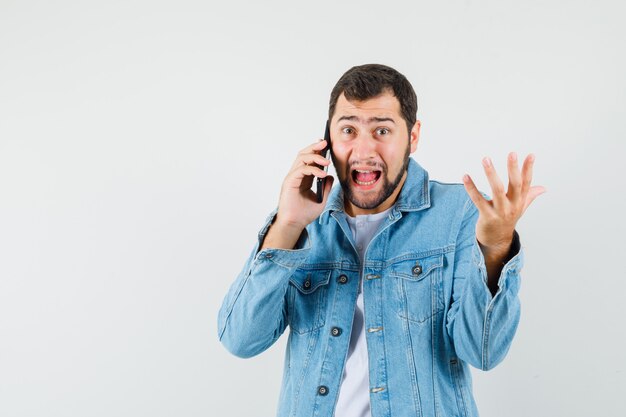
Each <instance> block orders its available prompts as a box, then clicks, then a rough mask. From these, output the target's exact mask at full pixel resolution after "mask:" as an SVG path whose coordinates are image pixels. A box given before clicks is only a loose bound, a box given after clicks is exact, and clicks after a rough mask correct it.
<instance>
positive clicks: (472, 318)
mask: <svg viewBox="0 0 626 417" xmlns="http://www.w3.org/2000/svg"><path fill="white" fill-rule="evenodd" d="M477 220H478V210H477V209H476V206H475V205H474V203H473V202H472V201H471V200H470V199H468V200H467V202H466V204H465V208H464V216H463V220H462V223H461V227H460V230H459V234H458V237H457V241H456V254H455V260H454V277H453V286H452V304H451V306H450V309H449V310H448V314H447V323H446V326H447V330H448V335H449V336H450V337H451V339H452V341H453V344H454V348H455V350H456V353H457V356H458V357H459V358H460V359H461V360H464V361H466V362H468V363H470V364H471V365H472V366H474V367H476V368H478V369H482V370H484V371H486V370H489V369H492V368H493V367H495V366H496V365H497V364H499V363H500V362H501V361H502V360H503V359H504V357H505V356H506V353H507V352H508V350H509V347H510V346H511V342H512V341H513V336H514V335H515V331H516V330H517V325H518V323H519V318H520V302H519V297H518V291H519V285H520V275H519V273H520V270H521V268H522V265H523V256H524V255H523V252H522V249H521V245H520V242H519V235H518V234H517V231H515V232H514V237H513V246H512V249H511V253H512V254H515V255H514V256H513V257H512V258H511V259H510V260H509V261H508V262H507V263H506V264H505V265H504V266H503V268H502V272H501V274H500V277H499V279H498V290H497V292H496V293H495V294H494V295H493V296H492V295H491V292H490V291H489V288H488V287H487V269H486V267H485V259H484V257H483V254H482V251H481V250H480V247H479V246H478V241H477V240H476V231H475V230H476V222H477Z"/></svg>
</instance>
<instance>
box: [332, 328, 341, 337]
mask: <svg viewBox="0 0 626 417" xmlns="http://www.w3.org/2000/svg"><path fill="white" fill-rule="evenodd" d="M330 334H332V335H333V336H335V337H337V336H339V335H340V334H341V329H340V328H339V327H333V328H332V330H331V331H330Z"/></svg>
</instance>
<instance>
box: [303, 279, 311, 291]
mask: <svg viewBox="0 0 626 417" xmlns="http://www.w3.org/2000/svg"><path fill="white" fill-rule="evenodd" d="M304 288H306V289H307V290H308V289H309V288H311V280H310V279H307V280H306V281H304Z"/></svg>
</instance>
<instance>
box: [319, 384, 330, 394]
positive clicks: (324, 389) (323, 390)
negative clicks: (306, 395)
mask: <svg viewBox="0 0 626 417" xmlns="http://www.w3.org/2000/svg"><path fill="white" fill-rule="evenodd" d="M317 393H318V394H319V395H326V394H328V387H327V386H325V385H320V386H319V387H317Z"/></svg>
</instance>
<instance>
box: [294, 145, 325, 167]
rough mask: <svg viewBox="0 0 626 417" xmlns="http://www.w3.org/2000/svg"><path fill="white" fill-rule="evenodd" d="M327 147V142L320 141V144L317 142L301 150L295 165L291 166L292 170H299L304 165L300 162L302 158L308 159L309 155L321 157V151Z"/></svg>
mask: <svg viewBox="0 0 626 417" xmlns="http://www.w3.org/2000/svg"><path fill="white" fill-rule="evenodd" d="M325 147H326V141H325V140H320V141H319V142H315V143H314V144H312V145H309V146H307V147H306V148H304V149H301V150H300V151H299V152H298V156H297V157H296V160H295V161H294V162H293V164H292V165H291V168H292V169H294V168H297V167H298V166H300V165H302V162H301V161H300V159H301V158H302V157H306V156H308V155H320V156H321V151H322V150H323V149H324V148H325Z"/></svg>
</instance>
